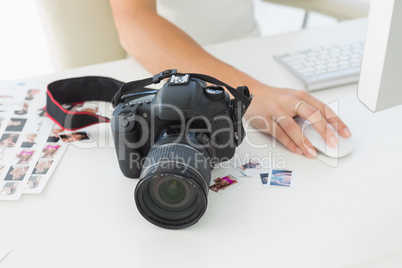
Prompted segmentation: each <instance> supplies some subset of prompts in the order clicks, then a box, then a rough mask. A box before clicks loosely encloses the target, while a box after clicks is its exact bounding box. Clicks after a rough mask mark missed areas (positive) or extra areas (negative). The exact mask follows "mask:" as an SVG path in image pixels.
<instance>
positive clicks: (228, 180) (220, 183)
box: [209, 175, 238, 193]
mask: <svg viewBox="0 0 402 268" xmlns="http://www.w3.org/2000/svg"><path fill="white" fill-rule="evenodd" d="M214 182H215V183H214V184H212V185H211V186H210V187H209V189H211V190H212V191H214V192H216V193H217V192H219V191H222V190H225V189H226V188H228V187H230V186H232V185H234V184H236V183H238V181H237V180H236V179H235V178H233V176H231V175H227V176H224V177H222V178H221V177H219V178H216V179H215V180H214Z"/></svg>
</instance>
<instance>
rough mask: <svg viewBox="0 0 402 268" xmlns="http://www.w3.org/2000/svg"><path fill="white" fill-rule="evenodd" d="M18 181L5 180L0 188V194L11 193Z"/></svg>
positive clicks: (14, 190)
mask: <svg viewBox="0 0 402 268" xmlns="http://www.w3.org/2000/svg"><path fill="white" fill-rule="evenodd" d="M18 184H19V183H18V182H7V183H6V184H4V185H3V187H2V188H0V195H13V194H14V193H15V192H16V191H17V188H18Z"/></svg>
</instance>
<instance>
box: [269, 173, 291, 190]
mask: <svg viewBox="0 0 402 268" xmlns="http://www.w3.org/2000/svg"><path fill="white" fill-rule="evenodd" d="M269 185H270V186H282V187H291V186H292V171H290V170H278V169H274V170H272V173H271V178H270V180H269Z"/></svg>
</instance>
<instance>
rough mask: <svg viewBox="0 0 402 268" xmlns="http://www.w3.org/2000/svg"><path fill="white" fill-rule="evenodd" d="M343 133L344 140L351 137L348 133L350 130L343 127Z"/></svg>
mask: <svg viewBox="0 0 402 268" xmlns="http://www.w3.org/2000/svg"><path fill="white" fill-rule="evenodd" d="M343 133H344V134H345V136H346V138H349V137H350V136H352V133H351V132H350V130H349V129H348V128H347V127H345V128H344V129H343Z"/></svg>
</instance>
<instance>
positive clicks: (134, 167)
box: [111, 74, 244, 178]
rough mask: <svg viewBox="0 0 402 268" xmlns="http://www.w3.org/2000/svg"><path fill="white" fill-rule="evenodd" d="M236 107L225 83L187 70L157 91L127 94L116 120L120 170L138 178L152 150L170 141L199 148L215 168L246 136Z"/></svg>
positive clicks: (114, 114) (229, 155)
mask: <svg viewBox="0 0 402 268" xmlns="http://www.w3.org/2000/svg"><path fill="white" fill-rule="evenodd" d="M240 105H241V104H240V103H239V104H238V106H240ZM235 109H236V100H235V99H231V98H230V96H229V94H228V93H227V92H226V91H225V90H224V89H223V88H222V87H220V86H215V85H213V86H208V85H207V83H206V82H205V81H202V80H200V79H197V78H192V77H190V75H188V74H186V75H182V76H178V75H177V76H176V75H173V76H172V77H171V78H170V80H169V81H168V82H167V83H165V84H164V85H163V87H162V88H161V89H160V90H158V91H156V90H152V89H144V91H143V92H140V93H136V94H131V95H130V94H128V95H127V96H123V97H122V101H121V102H120V103H119V104H118V105H117V106H116V107H115V110H114V112H113V117H112V121H111V126H112V133H113V138H114V143H115V148H116V153H117V157H118V161H119V165H120V169H121V171H122V172H123V174H124V175H125V176H127V177H129V178H139V177H140V174H141V171H142V168H143V165H144V163H145V159H146V157H147V155H148V153H149V151H150V149H151V148H152V147H153V146H154V145H162V144H166V143H186V144H189V143H190V145H191V146H193V147H197V146H198V147H200V148H201V149H202V151H204V154H207V155H206V157H207V158H208V159H209V163H210V164H211V168H212V167H213V165H214V164H215V163H217V162H221V161H225V160H229V159H230V158H232V156H233V155H234V153H235V149H236V146H237V145H238V144H240V143H241V141H242V139H243V137H244V129H243V126H242V124H241V116H242V115H241V114H236V111H235ZM236 116H237V117H239V118H236ZM239 121H240V123H239ZM236 122H237V124H236ZM236 128H237V129H236ZM172 137H174V138H172ZM196 145H197V146H196Z"/></svg>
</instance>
